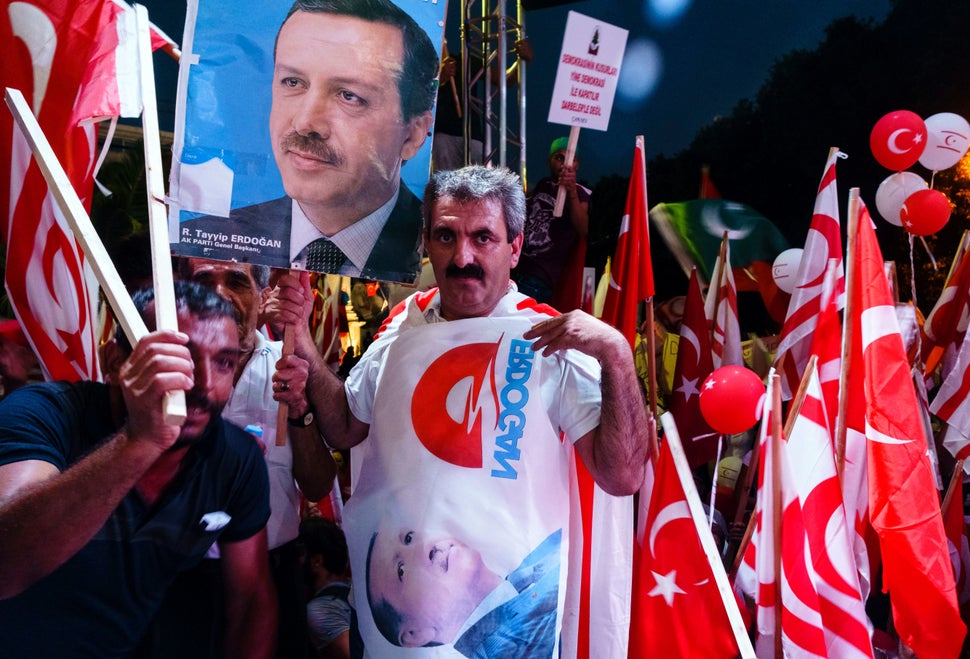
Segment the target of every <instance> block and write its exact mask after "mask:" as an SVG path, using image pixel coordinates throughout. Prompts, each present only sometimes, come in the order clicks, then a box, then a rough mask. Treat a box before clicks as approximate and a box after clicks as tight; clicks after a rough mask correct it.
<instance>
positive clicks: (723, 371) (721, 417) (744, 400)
mask: <svg viewBox="0 0 970 659" xmlns="http://www.w3.org/2000/svg"><path fill="white" fill-rule="evenodd" d="M764 396H765V385H764V384H763V383H762V382H761V378H759V377H758V374H757V373H755V372H754V371H752V370H751V369H747V368H744V367H743V366H722V367H721V368H717V369H714V372H713V373H711V374H710V375H709V376H707V379H706V380H704V384H703V385H702V386H701V396H700V403H701V415H702V416H703V417H704V420H705V421H707V425H709V426H710V427H711V428H713V429H714V430H716V431H718V432H719V433H721V434H724V435H734V434H737V433H739V432H744V431H745V430H748V429H749V428H751V426H753V425H754V424H756V423H757V422H758V419H760V418H761V407H762V399H763V398H764Z"/></svg>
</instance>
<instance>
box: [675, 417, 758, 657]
mask: <svg viewBox="0 0 970 659" xmlns="http://www.w3.org/2000/svg"><path fill="white" fill-rule="evenodd" d="M660 422H661V423H662V424H663V429H664V437H665V439H666V440H667V442H668V446H670V454H671V455H672V456H673V459H674V468H675V469H676V470H677V477H678V479H679V480H680V486H681V487H682V488H683V490H684V495H685V496H686V497H687V508H688V510H690V517H691V520H692V521H693V522H694V528H695V530H696V531H697V537H698V538H699V539H700V542H701V547H702V548H703V550H704V555H705V556H706V557H707V562H708V564H709V565H710V566H711V571H712V572H713V574H714V583H715V584H716V585H717V592H718V594H719V595H720V596H721V603H722V604H723V605H724V611H725V612H726V613H727V616H728V621H729V622H730V624H731V630H732V631H733V632H734V640H735V641H736V642H737V644H738V650H739V656H741V657H743V658H744V659H754V657H755V653H754V648H753V647H752V646H751V639H750V638H748V631H747V629H745V627H744V620H743V619H742V618H741V611H740V610H739V609H738V601H737V599H736V598H735V597H734V591H733V590H732V589H731V583H730V582H729V581H728V578H727V573H726V572H725V571H724V564H723V563H722V562H721V555H720V554H719V553H718V551H717V546H716V545H715V544H714V536H713V535H711V527H710V526H708V524H707V518H706V517H705V516H704V507H703V505H702V504H701V498H700V496H699V495H698V494H697V487H696V486H695V485H694V477H693V474H692V473H691V470H690V465H689V464H688V462H687V456H686V455H685V454H684V447H683V445H682V444H681V442H680V434H679V433H678V432H677V426H676V424H675V423H674V417H673V415H672V414H671V413H670V412H664V413H663V415H661V417H660Z"/></svg>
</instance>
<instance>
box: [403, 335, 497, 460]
mask: <svg viewBox="0 0 970 659" xmlns="http://www.w3.org/2000/svg"><path fill="white" fill-rule="evenodd" d="M500 342H501V341H497V342H495V343H470V344H468V345H463V346H458V347H457V348H452V349H451V350H449V351H447V352H446V353H444V354H443V355H441V356H440V357H438V358H437V359H435V360H434V361H433V362H431V365H430V366H428V369H427V370H426V371H425V372H424V375H422V376H421V379H420V380H419V381H418V384H417V386H416V387H415V388H414V396H413V398H412V399H411V421H412V424H413V425H414V431H415V433H416V434H417V436H418V439H419V440H420V441H421V443H422V444H423V445H424V447H425V448H426V449H428V451H430V452H431V453H432V454H433V455H434V456H435V457H438V458H440V459H442V460H444V461H445V462H449V463H451V464H453V465H456V466H459V467H469V468H473V469H480V468H481V466H482V407H483V403H484V402H485V401H483V400H482V396H483V395H485V393H486V391H488V392H490V394H491V397H492V401H493V407H492V409H498V392H497V391H496V389H495V359H496V357H497V355H498V348H499V344H500ZM486 386H487V389H486Z"/></svg>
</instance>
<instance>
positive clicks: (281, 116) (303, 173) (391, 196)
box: [178, 0, 438, 283]
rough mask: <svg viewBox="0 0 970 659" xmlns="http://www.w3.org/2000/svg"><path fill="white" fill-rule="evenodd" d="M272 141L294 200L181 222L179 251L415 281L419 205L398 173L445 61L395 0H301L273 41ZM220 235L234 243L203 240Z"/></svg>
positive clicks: (415, 146)
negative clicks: (201, 235) (222, 216)
mask: <svg viewBox="0 0 970 659" xmlns="http://www.w3.org/2000/svg"><path fill="white" fill-rule="evenodd" d="M274 57H275V66H274V75H273V100H272V108H271V111H270V119H269V134H270V139H271V141H272V145H273V155H274V157H275V159H276V164H277V167H278V168H279V171H280V175H281V177H282V179H283V187H284V189H285V191H286V195H287V196H286V197H283V198H281V199H276V200H273V201H269V202H265V203H262V204H257V205H255V206H248V207H244V208H238V209H234V210H233V211H231V213H230V216H229V218H228V219H220V218H216V217H204V218H199V219H196V220H189V221H186V222H182V223H181V224H180V226H179V236H180V246H179V248H178V251H179V253H181V254H183V255H186V256H203V257H208V258H217V259H220V260H237V261H250V262H254V263H262V264H265V265H271V266H280V267H290V266H291V264H293V263H296V264H298V265H299V266H300V267H304V268H306V269H309V270H313V271H316V272H328V273H337V274H342V275H347V276H352V277H363V278H366V279H380V280H389V281H400V282H408V283H411V282H413V281H414V279H415V277H416V275H417V273H418V270H419V268H420V253H419V247H420V223H421V219H420V204H419V202H418V199H417V197H415V196H414V194H412V193H411V192H410V191H409V190H408V189H407V187H406V186H402V185H401V166H402V164H403V163H404V162H406V161H407V160H409V159H410V158H412V157H413V156H414V155H415V154H416V153H417V152H418V150H419V149H420V148H421V146H422V145H423V144H424V141H425V139H426V138H427V136H428V131H429V129H430V127H431V123H432V114H431V108H432V106H433V103H434V99H435V89H436V85H435V77H436V76H437V73H438V57H437V53H436V51H435V48H434V46H433V45H432V44H431V41H430V39H429V38H428V35H427V33H426V32H425V31H424V30H423V29H421V27H420V26H419V25H418V24H417V23H415V21H414V19H412V18H411V17H410V16H409V15H408V14H407V13H405V12H404V11H403V10H401V9H400V8H399V7H398V6H397V5H395V4H394V3H392V2H391V1H390V0H297V1H296V2H295V3H294V4H293V6H292V7H291V8H290V11H289V13H288V14H287V17H286V19H285V20H284V21H283V24H282V26H281V27H280V30H279V33H278V35H277V39H276V50H275V54H274ZM197 230H198V231H204V232H206V233H210V234H211V233H219V232H221V233H223V234H225V235H226V236H228V238H227V239H226V244H229V245H233V244H235V245H239V244H243V243H240V242H239V241H238V239H237V238H236V237H243V238H245V243H244V244H245V247H246V251H242V250H238V249H236V248H233V247H219V246H213V245H209V244H201V243H200V242H197V241H196V236H197V234H196V233H195V232H196V231H197Z"/></svg>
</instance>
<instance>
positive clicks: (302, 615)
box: [135, 540, 307, 659]
mask: <svg viewBox="0 0 970 659" xmlns="http://www.w3.org/2000/svg"><path fill="white" fill-rule="evenodd" d="M269 563H270V574H271V576H272V578H273V583H274V584H275V585H276V596H277V601H278V604H279V617H278V620H279V626H278V628H277V633H276V656H277V657H279V659H305V657H306V652H307V633H306V589H305V586H304V584H303V572H302V569H301V566H300V555H299V549H298V548H297V543H296V540H292V541H290V542H287V543H286V544H284V545H280V546H279V547H277V548H276V549H271V550H270V552H269ZM223 604H224V597H223V586H222V572H221V565H220V561H218V560H213V559H204V560H203V561H202V562H201V563H200V564H199V565H198V566H196V567H194V568H192V569H191V570H188V571H186V572H182V573H181V574H179V576H178V577H177V578H176V579H175V582H174V583H173V584H172V586H171V587H170V588H169V589H168V593H167V594H166V595H165V601H164V602H163V603H162V607H161V609H159V611H158V613H157V614H156V616H155V620H154V621H153V623H152V625H151V628H150V629H149V631H148V634H147V635H146V636H145V640H144V641H143V642H142V646H141V648H140V650H139V652H138V653H137V654H136V655H135V656H136V657H137V658H138V659H170V658H173V657H178V658H179V659H222V657H224V656H225V648H224V644H223V636H224V634H225V623H224V620H223V612H224V610H225V608H224V606H223Z"/></svg>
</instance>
